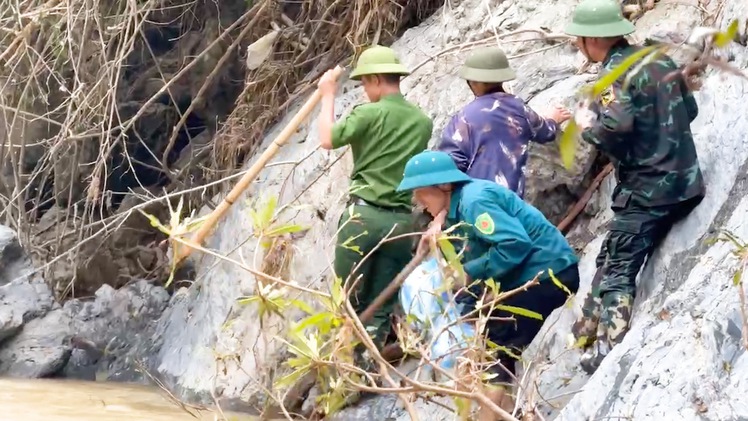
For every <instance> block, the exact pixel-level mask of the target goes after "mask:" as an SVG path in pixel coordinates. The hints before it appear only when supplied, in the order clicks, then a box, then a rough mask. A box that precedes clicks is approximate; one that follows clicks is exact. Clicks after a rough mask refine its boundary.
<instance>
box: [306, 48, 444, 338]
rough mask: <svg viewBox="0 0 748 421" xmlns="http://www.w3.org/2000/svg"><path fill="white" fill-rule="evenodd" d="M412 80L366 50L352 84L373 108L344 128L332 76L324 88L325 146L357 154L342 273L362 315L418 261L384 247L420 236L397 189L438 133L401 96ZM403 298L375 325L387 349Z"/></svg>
mask: <svg viewBox="0 0 748 421" xmlns="http://www.w3.org/2000/svg"><path fill="white" fill-rule="evenodd" d="M407 74H408V70H407V69H406V68H405V66H403V65H402V64H400V61H399V60H398V58H397V56H396V55H395V52H394V51H393V50H392V49H390V48H387V47H382V46H373V47H371V48H369V49H367V50H366V51H364V52H363V53H362V54H361V56H360V58H359V60H358V63H357V65H356V68H355V69H354V70H353V72H352V73H351V76H350V77H351V79H354V80H360V81H361V82H362V84H363V88H364V91H365V92H366V95H367V97H368V98H369V100H370V101H371V102H369V103H367V104H362V105H358V106H356V107H354V108H353V110H352V111H351V113H350V114H349V115H348V116H346V117H345V118H343V119H341V120H340V121H338V122H335V116H334V110H333V108H334V101H335V91H336V84H335V81H334V79H333V78H332V76H331V73H330V72H328V73H327V74H325V75H324V76H322V79H321V80H320V82H319V89H320V91H321V93H322V109H321V111H320V115H319V122H318V123H319V138H320V145H321V146H322V148H324V149H337V148H340V147H343V146H346V145H350V147H351V152H352V154H353V172H352V174H351V184H350V201H349V203H348V205H349V206H348V208H347V209H346V211H345V212H344V213H343V215H342V216H341V217H340V221H339V224H340V226H339V231H338V239H337V245H336V247H335V273H336V275H337V276H339V277H340V278H342V279H343V281H344V282H346V283H347V284H348V285H357V288H356V289H355V292H354V294H353V296H352V304H353V306H354V308H355V309H356V311H357V312H358V313H359V314H360V313H361V312H362V311H363V310H365V309H366V307H368V305H369V304H371V302H372V301H373V300H374V299H375V298H376V297H377V296H378V295H379V293H380V292H382V290H384V288H385V287H387V285H389V283H390V282H391V281H392V280H393V279H394V278H395V276H396V275H397V274H398V273H399V272H400V271H401V270H402V269H403V268H404V267H405V266H406V265H407V264H408V262H409V261H410V259H411V258H412V245H413V241H412V239H410V238H409V237H401V238H400V239H396V240H392V241H390V240H387V241H385V242H383V240H385V238H386V237H388V236H389V237H397V236H402V235H403V234H407V233H410V232H412V227H413V218H412V213H411V212H412V204H411V194H410V193H408V192H398V191H396V189H397V186H398V184H399V183H400V180H401V179H402V176H403V170H404V169H405V163H406V162H407V161H408V159H410V157H412V156H413V155H415V154H416V153H418V152H420V151H422V150H424V149H426V147H427V145H428V141H429V139H430V138H431V131H432V128H433V123H432V121H431V119H430V118H429V117H428V116H427V115H426V114H424V113H423V111H421V110H420V109H419V108H418V107H417V106H416V105H414V104H412V103H410V102H408V101H407V100H406V99H405V98H404V97H403V94H402V93H401V92H400V78H401V76H404V75H407ZM359 278H360V279H359ZM396 298H397V297H396V296H394V295H393V297H392V299H390V301H389V302H388V303H387V304H386V305H384V306H382V307H381V308H379V309H378V311H377V312H376V314H375V316H374V319H373V320H371V321H370V322H369V323H368V324H367V329H369V330H370V331H373V332H372V333H373V336H374V340H375V343H377V344H378V345H379V346H382V345H383V344H384V342H385V340H386V339H387V336H388V335H389V333H390V327H391V325H390V319H389V317H390V314H391V313H392V308H393V304H394V302H395V299H396Z"/></svg>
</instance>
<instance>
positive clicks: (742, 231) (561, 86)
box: [143, 0, 748, 420]
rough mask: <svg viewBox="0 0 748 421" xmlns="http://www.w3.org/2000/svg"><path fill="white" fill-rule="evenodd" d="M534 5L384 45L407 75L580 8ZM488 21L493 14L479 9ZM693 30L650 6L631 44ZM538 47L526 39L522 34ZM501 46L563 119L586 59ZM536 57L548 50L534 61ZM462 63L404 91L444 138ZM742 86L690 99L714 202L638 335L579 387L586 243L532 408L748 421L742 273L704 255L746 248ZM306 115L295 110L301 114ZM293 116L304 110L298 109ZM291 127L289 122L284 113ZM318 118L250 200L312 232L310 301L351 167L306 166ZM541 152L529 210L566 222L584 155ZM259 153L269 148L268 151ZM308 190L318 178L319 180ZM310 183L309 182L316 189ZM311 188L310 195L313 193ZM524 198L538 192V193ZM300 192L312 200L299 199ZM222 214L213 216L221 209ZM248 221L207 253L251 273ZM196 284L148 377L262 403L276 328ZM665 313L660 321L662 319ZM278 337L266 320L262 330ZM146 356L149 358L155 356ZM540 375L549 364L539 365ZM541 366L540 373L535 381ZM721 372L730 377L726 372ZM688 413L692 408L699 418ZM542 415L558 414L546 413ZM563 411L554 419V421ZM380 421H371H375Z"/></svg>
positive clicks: (663, 279) (666, 9)
mask: <svg viewBox="0 0 748 421" xmlns="http://www.w3.org/2000/svg"><path fill="white" fill-rule="evenodd" d="M547 3H548V2H546V1H541V0H525V1H522V2H493V1H490V2H486V1H480V0H464V1H462V2H454V1H452V2H448V4H451V5H452V6H451V7H445V8H444V9H443V10H442V11H440V12H437V13H436V14H435V15H434V16H433V17H432V18H430V19H429V20H427V21H426V22H424V23H423V24H422V25H420V26H419V27H417V28H414V29H411V30H409V31H408V32H406V33H405V34H404V36H403V37H402V38H401V39H400V40H399V41H398V42H397V43H395V45H394V48H395V49H396V50H397V51H398V53H399V55H400V57H401V59H402V60H403V62H404V63H405V64H406V65H407V66H409V67H410V68H413V67H414V66H416V65H417V64H418V63H421V62H422V61H423V60H424V59H425V58H427V57H432V56H435V55H437V54H438V53H439V52H440V51H442V50H444V49H445V48H447V47H456V46H458V45H460V44H461V43H465V42H468V41H470V40H473V39H476V38H478V37H479V36H480V35H481V34H482V33H483V32H484V31H486V30H488V31H493V30H494V28H493V26H494V25H495V26H496V28H495V30H496V31H497V32H498V33H499V34H502V33H506V32H509V31H512V30H516V29H518V28H535V29H537V28H549V29H550V30H551V31H553V32H560V31H561V29H562V27H563V24H564V23H565V22H566V21H567V19H568V18H569V16H570V14H571V10H572V8H573V6H574V5H575V4H576V3H577V2H576V1H572V0H558V1H554V2H553V5H552V6H547V5H546V4H547ZM486 4H488V5H489V6H490V8H489V9H490V10H489V9H487V8H486ZM746 16H748V4H746V3H745V1H744V0H725V1H724V8H723V9H722V12H721V13H720V15H719V19H718V24H719V25H720V26H721V27H726V26H727V23H726V18H732V17H746ZM701 19H702V16H701V15H700V12H699V11H698V9H697V8H695V7H692V6H688V5H684V4H682V3H677V4H675V3H673V4H670V3H661V4H660V3H658V5H657V7H656V9H655V10H654V11H651V12H649V14H647V15H645V16H644V17H643V18H642V19H641V20H639V22H638V23H637V27H638V28H639V32H638V34H637V38H638V39H643V38H644V37H645V36H648V35H650V34H657V35H662V34H664V35H666V36H667V35H669V34H671V33H673V32H676V33H680V34H687V33H688V31H689V30H690V28H692V27H694V26H696V25H697V24H698V23H699V22H700V21H701ZM522 36H523V37H526V38H532V37H534V35H533V34H532V33H526V34H524V35H522ZM501 45H502V47H503V48H504V49H505V50H506V51H507V53H508V54H510V55H512V56H517V57H516V58H514V59H512V65H513V66H514V67H515V69H516V70H517V73H518V79H517V80H516V81H515V82H513V83H512V89H513V90H514V92H515V93H517V94H518V95H520V96H522V97H524V98H532V99H531V100H530V105H531V106H532V107H536V109H537V110H539V111H540V110H543V109H544V107H547V106H549V105H550V104H551V103H552V102H553V101H559V102H561V103H563V104H565V105H567V106H571V105H572V95H573V93H574V91H575V90H576V89H577V88H578V87H579V86H581V84H583V83H585V82H586V81H589V80H592V79H594V75H590V74H581V75H576V74H575V73H576V71H577V67H578V66H579V65H580V64H581V58H580V56H579V55H578V54H576V52H575V51H574V50H573V49H572V48H571V47H570V46H568V45H562V46H552V45H548V44H544V43H541V42H531V43H527V42H525V43H517V42H509V41H507V40H505V41H502V42H501ZM539 49H547V50H546V51H543V52H536V50H539ZM730 53H731V54H732V55H733V56H734V61H733V64H735V65H738V66H740V67H742V68H743V69H746V68H748V51H746V49H745V48H744V47H740V46H738V45H734V46H733V47H731V51H730ZM465 55H466V53H465V52H461V51H460V50H459V48H455V49H454V50H453V51H451V52H449V53H447V54H444V55H441V56H439V57H438V59H436V60H435V61H430V62H428V63H426V64H425V65H423V66H422V67H421V68H420V69H418V70H417V71H416V72H415V73H414V74H413V75H412V76H410V77H408V78H407V79H406V80H405V83H404V88H405V92H406V95H407V97H408V99H410V100H411V101H414V102H415V103H417V104H419V105H420V106H421V107H423V108H424V110H425V111H426V112H427V113H428V114H430V115H431V116H432V117H433V118H434V127H435V133H434V136H435V137H436V136H438V135H439V133H440V132H441V130H442V128H443V126H444V125H445V123H446V120H447V118H448V117H449V116H450V115H451V114H452V113H454V112H455V111H457V110H458V109H459V108H460V107H461V106H462V105H464V104H465V103H467V102H468V101H469V100H470V93H469V91H468V90H467V88H466V86H465V83H464V81H462V80H460V79H458V78H457V77H456V76H455V73H456V72H455V71H456V66H457V65H459V63H460V61H461V60H462V59H463V58H464V57H465ZM746 86H748V85H747V84H746V82H745V81H741V80H740V79H739V78H737V77H734V76H723V75H720V74H716V73H712V74H710V75H709V77H708V78H707V80H706V83H705V85H704V88H703V90H702V91H701V92H700V93H699V94H698V96H697V99H698V102H699V105H700V108H701V109H700V115H699V117H698V119H697V120H696V121H695V122H694V125H693V129H694V133H695V137H696V142H697V148H698V152H699V156H700V159H701V163H702V168H703V170H704V175H705V177H706V180H707V183H708V187H707V188H708V195H707V198H706V199H705V200H704V202H703V204H702V205H701V206H699V207H698V208H697V209H696V210H695V211H694V212H693V213H692V214H691V215H690V216H689V217H688V218H687V219H686V220H685V221H683V222H682V223H679V224H678V225H677V226H676V227H675V228H674V230H673V232H672V233H671V235H670V236H669V237H668V239H667V241H666V242H665V243H664V244H663V246H661V248H660V250H659V251H658V252H657V253H656V254H655V256H654V257H653V259H652V263H650V264H649V265H648V266H647V268H646V269H645V270H644V272H643V274H642V276H641V282H640V294H639V297H638V298H637V306H636V309H635V315H634V321H633V329H632V331H631V333H629V334H628V336H627V337H626V339H625V341H624V342H623V343H622V344H621V345H620V346H618V347H617V348H616V349H615V350H614V352H613V353H612V354H611V355H610V356H609V357H608V358H607V359H606V360H605V362H604V363H603V365H602V367H601V368H600V369H599V371H598V372H597V373H596V374H595V375H594V376H592V377H591V378H589V377H588V376H586V375H585V374H583V373H581V372H580V370H579V369H578V364H577V363H578V357H579V353H578V351H574V350H571V351H570V350H566V348H565V347H566V336H567V334H568V333H569V328H570V324H571V321H572V320H573V318H574V312H578V311H579V305H580V304H581V300H582V298H583V296H582V293H584V292H586V290H587V289H589V282H590V280H591V278H592V273H593V272H594V257H595V255H596V254H597V251H598V249H599V245H600V242H601V240H602V237H598V238H597V239H596V240H595V241H593V242H592V243H590V244H589V245H588V246H587V248H586V250H585V251H584V255H583V260H582V264H581V265H582V275H583V276H582V288H581V290H580V294H579V296H578V297H577V298H576V302H575V303H574V306H573V308H571V309H562V310H559V311H557V312H556V313H555V314H554V316H552V317H551V318H550V319H549V321H548V322H547V323H546V326H545V328H544V331H543V332H541V334H540V335H539V336H538V338H537V339H536V341H535V343H534V344H533V346H532V347H531V349H529V350H528V351H527V352H526V353H525V357H526V358H527V360H528V361H533V364H532V366H531V367H530V369H531V370H535V369H537V368H540V370H537V371H533V372H534V373H535V374H531V375H529V376H528V379H530V380H533V383H534V384H536V385H537V390H538V396H539V398H538V400H539V401H543V402H544V403H543V404H542V405H541V407H543V410H544V412H545V413H546V414H547V415H548V416H549V417H547V418H546V419H550V418H552V417H554V416H557V417H558V418H559V419H564V420H586V419H601V418H605V417H631V419H636V420H640V419H641V420H648V419H652V420H654V419H658V420H659V419H686V420H690V419H703V418H706V419H710V420H712V419H713V420H733V419H741V417H742V419H745V418H746V417H748V406H747V404H746V402H745V399H741V398H739V397H743V396H746V395H748V393H746V392H748V382H746V380H745V379H746V378H748V359H746V357H745V351H746V350H745V349H744V348H741V346H740V345H739V340H740V329H741V322H740V317H739V310H738V295H737V290H736V288H734V287H732V286H731V276H732V271H734V269H735V267H736V265H737V262H736V261H735V259H734V258H732V257H730V255H729V252H730V247H729V245H727V244H721V243H720V244H716V245H713V246H711V247H707V246H706V245H704V242H703V240H704V238H705V236H706V235H707V234H709V233H713V232H715V230H717V229H719V228H722V227H725V228H730V229H732V230H734V231H735V232H736V233H737V234H738V235H741V236H743V238H745V239H748V224H746V222H745V221H746V215H748V213H747V211H748V199H745V200H743V196H744V195H745V193H746V191H748V182H746V172H747V170H748V165H747V164H746V160H747V159H748V136H747V135H746V133H748V123H747V121H748V120H746V119H745V116H746V115H748V101H746V100H745V98H746V95H745V91H746ZM361 96H362V93H361V91H360V90H349V91H347V92H346V93H344V94H342V95H340V96H339V97H338V99H337V102H336V114H338V115H342V114H344V113H347V112H348V111H350V109H351V107H352V106H353V105H354V104H356V103H358V102H360V101H361ZM299 105H300V104H299ZM296 109H298V107H297V108H296ZM292 112H295V110H292ZM315 117H316V114H315V115H313V117H312V120H311V122H310V124H307V125H305V126H304V127H302V128H301V129H300V130H299V132H298V133H297V134H296V135H295V136H294V138H293V139H292V140H291V142H290V143H289V144H288V145H287V146H285V147H284V148H283V149H281V151H280V153H279V154H278V156H277V157H276V158H275V159H274V162H275V164H273V166H271V167H269V168H267V169H265V170H264V171H263V172H262V173H261V175H260V177H259V179H258V180H257V181H256V182H255V183H254V184H253V185H252V187H251V189H250V191H249V192H248V193H247V194H246V195H245V196H244V197H245V198H246V197H252V198H258V197H259V198H267V197H269V196H271V195H279V197H280V199H279V203H280V204H281V205H287V206H289V207H290V209H289V210H288V211H287V212H285V213H284V217H287V218H289V219H292V220H293V221H294V222H295V223H300V224H302V225H308V226H309V227H310V230H309V231H308V232H307V234H306V235H305V236H304V237H303V238H301V239H300V240H298V241H296V242H295V243H294V251H295V258H294V262H293V265H292V268H291V276H290V279H291V280H293V281H296V282H298V283H299V284H302V285H312V286H316V287H320V286H322V285H324V283H325V282H326V277H327V276H329V270H328V268H329V262H330V261H331V259H332V251H333V244H334V240H335V231H336V228H337V220H338V217H339V215H340V214H341V212H342V210H343V207H344V205H343V202H344V200H345V197H346V188H347V183H348V181H347V176H348V174H349V172H350V170H351V163H350V157H349V156H348V155H344V156H343V157H342V158H341V159H340V161H337V160H338V158H339V157H340V153H341V152H332V153H328V152H325V151H320V150H318V151H315V148H316V147H317V144H318V141H317V137H316V122H314V118H315ZM290 118H291V116H288V118H286V119H285V120H284V121H282V122H281V123H280V124H279V125H278V127H277V128H276V129H275V130H274V131H273V132H272V133H270V134H269V136H268V137H267V139H266V140H265V143H264V146H267V145H268V144H269V142H271V141H272V139H273V138H274V137H275V135H276V134H277V133H278V132H279V131H280V130H281V128H282V127H283V126H284V125H285V123H287V122H288V121H289V120H290ZM556 148H557V146H556V145H555V144H551V145H548V146H544V147H535V148H533V154H532V163H531V168H530V169H529V173H528V177H529V180H531V181H532V183H531V185H530V187H531V188H532V189H534V190H532V191H531V192H530V193H529V194H528V199H529V200H531V201H534V199H535V198H538V197H539V196H541V195H542V198H543V200H542V202H540V203H538V202H536V203H538V206H540V207H541V208H542V210H544V211H545V212H549V213H552V214H554V213H555V214H563V213H564V212H565V210H566V208H565V207H566V206H568V203H563V202H562V199H563V197H564V195H566V196H568V195H569V192H571V194H574V195H578V194H580V193H581V190H583V187H582V186H580V183H581V182H582V179H583V177H584V175H585V174H586V173H587V172H588V171H589V169H590V167H591V165H592V160H593V159H594V154H593V153H591V151H590V148H589V147H586V146H584V145H582V148H581V150H580V152H579V154H578V158H579V164H578V166H577V167H576V168H575V169H574V171H573V172H572V173H571V174H570V173H568V172H566V171H565V170H563V169H562V167H561V166H560V164H559V161H558V158H557V156H556V155H557V154H556V152H555V150H556ZM263 149H264V147H263ZM317 177H319V179H318V180H317ZM315 180H316V181H315ZM310 185H311V187H308V186H310ZM613 185H614V182H613V180H612V176H611V177H610V179H609V180H607V181H606V183H604V184H603V191H602V192H601V193H600V194H599V195H597V196H596V198H595V200H594V204H593V205H591V206H590V208H591V209H592V210H593V211H598V213H599V214H598V216H597V217H596V218H595V219H594V220H593V221H592V222H591V223H590V224H589V226H588V229H589V230H590V231H591V232H593V233H594V234H596V235H598V236H600V235H602V234H603V233H604V229H605V222H606V219H607V218H609V216H610V212H609V211H608V210H607V208H608V206H609V200H608V197H609V195H610V189H611V188H612V186H613ZM532 186H534V187H532ZM307 187H308V189H307ZM216 202H217V201H216ZM251 227H252V224H251V219H250V216H249V210H248V206H247V205H246V204H245V203H244V202H239V203H237V204H235V205H234V206H233V207H232V208H231V210H230V211H229V212H228V215H227V216H226V218H225V219H224V220H223V222H222V223H221V225H220V226H219V227H218V229H217V230H216V232H215V233H214V234H213V236H212V237H210V239H209V240H208V242H207V244H206V245H207V246H208V247H210V248H212V249H215V250H217V251H219V252H220V253H222V254H224V255H228V256H229V257H230V258H232V259H235V260H237V261H242V262H244V264H245V265H247V266H250V267H256V266H257V264H256V263H255V262H259V260H260V259H259V258H257V259H256V260H255V249H256V247H255V242H254V241H253V240H252V238H251V234H252V228H251ZM198 259H199V261H198V262H197V263H198V278H197V279H196V280H195V283H194V284H193V285H192V286H191V287H190V288H189V289H183V290H182V291H180V292H179V293H178V294H176V295H175V297H173V299H172V301H171V303H170V305H169V307H168V308H167V310H166V312H165V313H164V314H163V316H162V317H161V320H160V322H159V325H158V327H157V334H156V335H155V336H154V338H153V343H152V344H150V345H149V346H147V347H146V348H144V349H143V352H146V351H147V352H148V353H149V365H151V367H152V368H154V369H156V371H157V372H158V374H160V375H161V376H163V377H164V378H165V379H166V380H167V381H168V382H169V383H170V384H171V385H172V386H173V387H174V388H175V389H176V391H177V393H179V394H181V395H182V396H184V397H188V398H192V399H195V400H205V401H208V402H210V401H211V400H212V399H210V394H211V391H215V395H216V396H217V397H218V398H219V399H221V400H224V401H231V400H234V399H243V400H245V401H249V402H256V401H257V399H258V396H259V395H261V393H262V391H263V390H264V388H265V387H267V386H268V385H267V384H266V381H267V379H266V377H265V375H266V374H267V373H266V372H265V371H264V369H263V368H264V367H268V366H272V365H273V363H274V362H275V361H276V360H277V359H278V358H280V356H279V354H278V349H279V342H278V341H275V340H274V338H273V335H274V334H275V333H278V334H280V333H281V332H280V331H281V330H282V326H281V325H280V324H278V325H277V327H276V330H275V331H274V330H273V326H267V325H266V326H263V329H264V330H265V331H267V332H270V333H269V334H267V335H264V336H262V337H260V335H259V332H260V322H259V318H258V314H257V311H256V309H255V308H254V307H252V306H244V307H243V306H238V305H237V304H236V299H237V298H239V297H241V296H243V295H249V294H251V293H252V292H253V290H254V288H255V279H254V277H253V276H252V275H251V274H250V273H248V272H246V271H244V270H242V269H241V268H239V267H238V266H237V265H235V264H232V263H230V262H222V261H216V260H215V259H214V258H212V257H210V256H198ZM663 309H665V310H666V313H667V317H666V318H665V319H664V320H663V319H661V316H660V315H661V314H665V313H662V312H661V311H662V310H663ZM270 323H271V324H272V321H270ZM153 352H155V354H153ZM544 361H545V362H547V361H550V363H547V364H542V363H543V362H544ZM539 365H540V366H541V367H539ZM727 368H729V370H727ZM695 402H696V403H695ZM551 406H553V407H555V408H552V407H551ZM561 408H564V409H563V410H560V411H559V409H561ZM419 410H421V411H423V415H424V419H430V420H438V419H449V418H448V417H447V415H446V414H445V413H444V411H443V410H442V409H440V408H439V407H436V406H431V405H427V404H420V403H419ZM375 415H376V416H375ZM368 417H371V419H387V418H388V417H391V418H392V419H402V420H405V419H408V417H407V415H406V414H404V413H403V412H402V410H401V409H400V408H399V404H398V403H397V402H396V399H394V397H382V398H376V399H370V400H368V401H365V402H362V403H361V404H359V405H358V406H357V407H356V408H351V409H349V410H346V412H344V413H343V414H341V415H340V417H339V419H341V420H342V419H347V420H353V419H364V418H367V419H368Z"/></svg>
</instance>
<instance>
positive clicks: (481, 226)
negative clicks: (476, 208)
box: [475, 212, 496, 235]
mask: <svg viewBox="0 0 748 421" xmlns="http://www.w3.org/2000/svg"><path fill="white" fill-rule="evenodd" d="M475 228H476V229H477V230H478V231H480V232H481V233H483V234H486V235H491V234H493V231H494V229H495V228H496V227H495V226H494V223H493V219H491V215H489V214H488V213H486V212H484V213H482V214H480V215H478V217H477V218H475Z"/></svg>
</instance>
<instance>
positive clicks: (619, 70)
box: [591, 45, 663, 98]
mask: <svg viewBox="0 0 748 421" xmlns="http://www.w3.org/2000/svg"><path fill="white" fill-rule="evenodd" d="M662 48H663V47H662V46H657V45H650V46H649V47H644V48H642V49H641V50H639V51H637V52H635V53H634V54H631V55H630V56H628V57H626V59H624V60H623V61H622V62H621V64H619V65H618V66H616V67H615V68H613V69H612V70H611V71H610V72H608V73H606V74H605V75H604V76H603V77H601V78H600V79H599V80H598V81H597V82H595V84H594V85H592V92H591V94H592V97H593V98H597V97H598V96H599V95H600V94H602V93H603V92H604V91H605V90H606V89H608V88H610V87H611V86H612V85H613V84H614V83H615V82H616V81H617V80H618V79H619V78H620V77H621V76H623V75H624V73H626V72H627V71H628V70H629V69H630V68H631V66H633V65H634V64H635V63H636V62H637V61H639V60H640V59H642V58H643V57H645V56H647V55H649V54H650V53H651V52H653V51H655V50H658V49H662Z"/></svg>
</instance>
